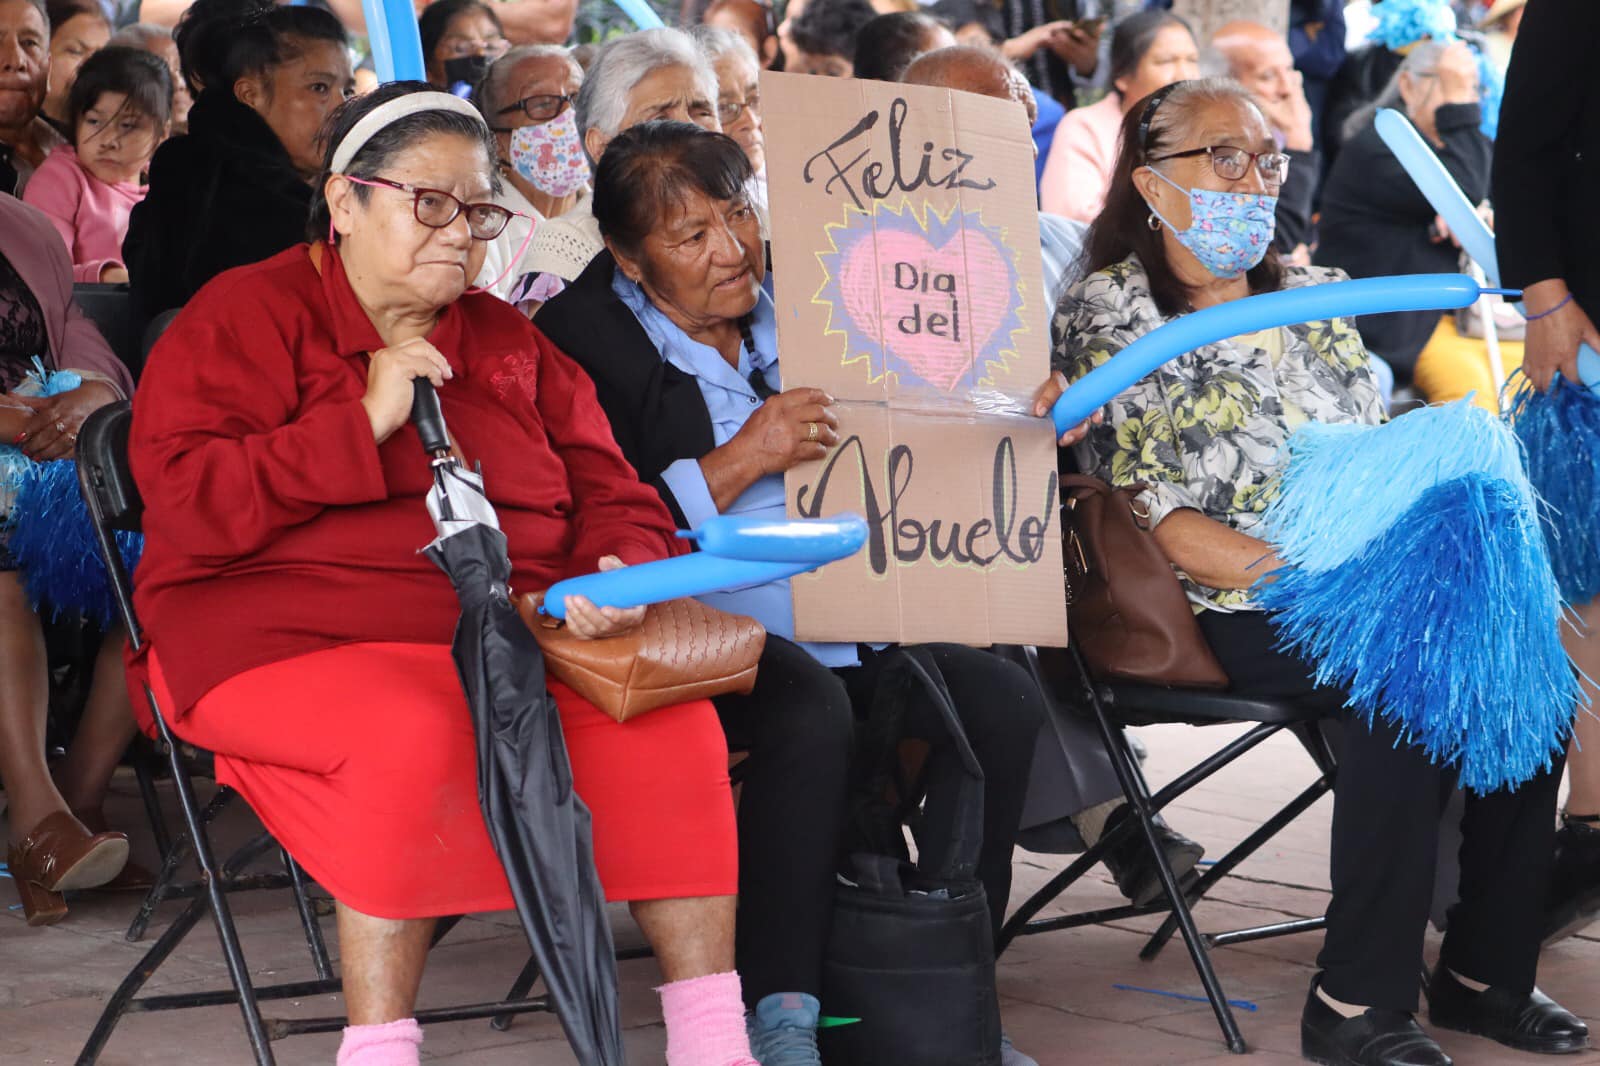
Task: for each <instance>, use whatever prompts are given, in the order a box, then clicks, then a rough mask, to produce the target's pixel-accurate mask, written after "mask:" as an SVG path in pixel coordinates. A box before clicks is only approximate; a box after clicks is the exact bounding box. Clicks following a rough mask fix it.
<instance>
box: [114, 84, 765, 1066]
mask: <svg viewBox="0 0 1600 1066" xmlns="http://www.w3.org/2000/svg"><path fill="white" fill-rule="evenodd" d="M494 154H495V145H494V140H493V138H492V137H491V136H490V134H489V131H488V129H487V127H486V126H485V125H484V123H483V119H482V118H481V117H480V116H479V114H478V112H477V111H476V110H475V109H474V108H473V107H472V106H471V105H470V104H468V103H467V102H466V101H464V100H461V99H459V98H457V97H454V96H451V95H449V94H447V93H442V92H438V91H435V90H432V89H430V88H429V87H427V86H425V85H422V84H420V83H416V82H400V83H396V84H392V85H386V86H383V87H382V88H380V89H378V90H376V91H374V92H373V93H371V94H369V95H367V96H364V97H361V98H360V99H358V100H354V101H351V102H350V103H349V104H347V105H345V107H344V108H343V109H342V110H341V111H339V112H337V113H336V115H335V118H334V120H333V121H332V123H331V128H330V133H329V138H328V149H327V155H326V157H325V162H324V165H323V171H322V179H321V181H319V182H318V184H317V192H316V199H315V201H314V203H313V209H312V216H311V234H312V239H313V241H314V243H313V244H312V245H310V246H309V247H308V246H306V245H304V244H301V245H297V246H295V247H293V248H290V249H288V250H286V251H284V252H282V253H280V254H278V255H276V256H274V257H272V258H271V259H268V260H266V261H264V262H262V263H257V264H254V265H251V266H247V267H241V268H239V269H238V270H233V271H229V272H228V273H226V274H224V275H222V276H221V277H219V278H217V279H215V280H214V281H212V282H211V283H210V284H209V285H207V286H206V287H205V288H204V289H203V290H202V291H201V292H200V293H199V294H198V295H196V297H195V298H194V300H192V301H191V302H190V303H189V305H188V306H187V307H186V308H185V309H184V311H183V313H182V314H181V315H180V316H179V317H178V319H177V321H176V322H175V323H174V324H173V326H172V327H171V328H170V329H169V330H168V331H167V332H166V334H165V335H164V336H163V337H162V339H161V341H160V342H159V343H158V344H157V345H156V347H155V350H154V352H153V353H152V355H151V359H150V363H149V366H148V368H147V369H146V371H145V375H144V388H142V389H141V390H140V392H139V394H138V397H137V399H136V402H135V409H134V417H133V431H132V439H131V441H130V453H131V461H132V467H133V472H134V475H135V476H136V478H137V479H138V483H139V485H140V488H141V489H142V491H143V495H144V498H145V516H144V517H145V552H144V558H143V560H142V562H141V563H140V566H139V572H138V587H137V593H136V603H137V605H138V609H139V613H140V615H141V617H142V618H143V620H144V623H145V626H146V631H147V633H148V635H149V638H150V647H151V648H152V649H153V650H152V652H151V653H150V656H149V660H148V664H147V667H148V672H149V676H150V679H151V681H152V684H153V686H154V688H155V690H156V692H157V693H158V694H159V695H160V697H161V699H162V701H163V706H164V707H165V708H166V709H167V711H168V713H169V714H170V715H171V717H172V721H173V728H174V729H175V730H176V731H177V733H178V734H179V735H180V736H182V737H183V738H184V739H186V740H188V741H191V742H193V743H195V744H199V745H201V746H203V747H205V748H208V749H210V750H211V751H213V752H215V753H216V760H217V778H218V780H219V781H220V782H223V783H225V784H228V785H230V786H232V787H234V788H236V789H237V790H238V791H239V792H240V793H241V794H242V795H243V796H244V797H245V799H246V800H247V801H249V803H250V806H251V807H252V808H253V809H254V810H255V812H256V813H257V814H258V815H259V816H260V818H261V820H262V821H263V823H265V824H266V826H267V827H268V828H269V829H271V831H272V833H273V834H274V835H275V836H276V837H277V839H278V840H279V841H280V842H281V843H282V844H283V846H284V847H285V848H287V849H288V851H289V852H290V853H291V854H292V855H294V856H295V857H296V858H297V859H298V860H299V861H300V862H301V863H302V864H303V865H304V866H305V868H306V869H307V871H309V872H310V873H311V875H312V876H313V877H314V878H315V879H316V880H317V882H318V883H319V884H321V885H322V886H323V887H324V888H326V889H327V890H328V891H329V892H330V893H331V894H332V895H333V897H334V899H335V900H336V901H337V909H338V923H339V940H340V956H341V963H342V970H343V973H344V993H345V1000H346V1003H347V1005H348V1009H349V1016H350V1027H349V1028H347V1029H346V1030H345V1031H344V1044H343V1047H342V1048H341V1050H340V1053H339V1061H340V1063H343V1064H346V1066H358V1064H373V1066H376V1064H379V1063H381V1064H384V1066H404V1064H412V1066H414V1064H415V1063H416V1062H417V1061H418V1054H419V1052H418V1045H420V1043H421V1040H422V1034H421V1032H420V1030H419V1029H418V1027H417V1023H416V1022H415V1020H414V1019H412V1017H411V1015H412V1011H413V1008H414V1006H415V1000H416V995H417V987H418V982H419V981H420V979H421V976H422V968H423V963H424V961H425V959H426V957H427V951H428V941H429V935H430V932H431V930H432V929H433V926H434V918H436V917H437V916H439V915H447V914H465V913H468V912H472V911H491V910H504V909H507V908H509V907H511V905H512V900H511V894H510V890H509V887H508V885H507V882H506V878H505V874H504V872H503V871H502V869H501V866H500V862H499V860H498V859H497V858H496V855H495V852H494V849H493V847H492V845H491V844H490V841H489V836H488V833H487V832H486V831H485V828H484V821H483V814H482V812H481V810H480V809H479V805H478V795H477V758H476V747H475V741H474V737H473V728H472V724H471V720H470V717H469V712H468V709H467V704H466V701H465V698H464V697H463V695H462V690H461V685H460V681H459V678H458V676H457V673H456V667H455V664H454V662H453V660H452V657H451V653H450V642H451V637H452V634H453V631H454V628H455V623H456V619H457V618H458V617H459V615H460V607H459V604H458V602H457V600H456V596H455V593H454V591H453V589H452V588H451V585H450V581H449V580H448V579H447V578H446V577H445V575H444V574H443V573H441V572H440V571H439V570H437V569H436V568H435V567H434V566H433V565H432V564H431V563H430V562H429V561H428V560H427V558H426V557H425V556H423V555H422V554H421V553H420V552H419V551H418V549H419V548H420V547H421V546H422V545H424V544H426V543H427V542H428V541H430V540H432V539H433V536H434V532H433V526H432V522H430V520H429V518H428V515H427V511H426V508H425V506H424V503H423V499H424V496H425V495H426V493H427V490H428V488H429V486H430V485H431V482H432V478H431V476H430V474H429V472H428V467H427V463H426V461H425V459H424V456H423V453H422V451H421V445H420V442H419V440H418V438H417V434H416V431H415V430H414V429H413V428H412V427H411V426H410V424H409V417H410V410H411V399H412V381H413V380H414V379H417V378H427V379H428V380H430V381H432V382H433V384H434V385H435V387H437V388H438V390H439V400H440V403H441V405H442V406H443V411H444V416H445V419H446V421H447V423H448V425H449V426H450V428H451V430H452V431H453V433H454V435H455V443H456V445H457V447H458V448H459V450H460V451H461V453H462V454H463V456H464V457H465V458H466V459H467V461H468V462H469V463H478V464H481V469H482V471H483V475H484V479H485V481H486V484H487V491H488V494H489V497H490V500H491V502H492V503H493V504H494V506H495V508H496V510H497V512H498V515H499V520H500V524H501V527H502V528H503V529H504V531H505V533H506V539H507V542H508V550H509V551H510V553H511V562H512V573H513V581H514V582H515V584H516V586H517V587H518V588H519V589H526V590H530V591H531V590H537V589H541V588H547V587H548V586H549V585H551V584H552V583H553V582H555V581H556V580H557V579H559V578H561V577H563V576H566V575H569V574H575V573H582V572H586V571H591V570H594V569H595V568H596V567H597V566H598V567H600V568H602V569H606V568H615V567H616V566H619V565H623V564H627V563H642V562H646V561H649V560H652V559H659V558H664V557H666V556H668V555H671V554H673V552H674V550H675V549H674V543H675V538H674V536H673V528H674V527H673V522H672V517H671V516H670V515H669V514H668V513H667V509H666V508H665V507H664V506H663V505H662V503H661V501H660V499H659V498H658V497H657V496H656V494H655V493H654V491H653V490H651V489H650V488H649V487H648V486H646V485H643V484H641V483H640V482H639V479H638V477H637V476H636V475H635V474H634V472H633V470H632V469H631V468H630V467H629V466H628V464H627V462H626V461H625V460H624V459H623V457H622V454H621V453H620V451H619V450H618V448H617V445H616V443H615V441H614V440H613V439H612V437H611V434H610V432H609V430H608V429H607V425H606V417H605V413H604V411H602V410H601V408H600V405H599V403H598V402H597V401H596V399H595V393H594V387H593V386H592V385H591V384H590V383H589V379H588V378H587V376H585V375H584V373H583V372H582V371H581V370H579V369H578V367H577V366H575V365H574V364H573V362H572V361H571V360H570V359H568V358H567V357H566V356H565V355H563V354H562V353H561V352H560V351H558V350H557V349H556V348H555V347H554V346H553V345H552V344H551V343H550V342H549V341H548V340H546V339H545V338H544V337H543V336H541V335H540V334H539V333H538V332H537V331H535V330H534V329H533V327H532V326H531V325H530V324H529V322H528V320H527V319H526V318H525V317H523V316H522V315H520V314H518V313H517V312H516V311H515V310H513V309H512V308H510V307H507V306H506V305H505V304H504V303H503V302H501V301H500V300H498V299H496V298H495V297H493V296H490V295H487V294H482V293H475V292H471V291H468V290H467V285H468V282H469V281H470V280H471V279H472V278H474V277H476V276H477V275H478V272H479V269H480V268H481V265H482V260H483V255H484V246H485V244H486V242H488V241H490V240H492V239H493V238H494V237H496V236H498V235H499V233H500V231H501V229H502V228H503V227H504V226H505V224H506V222H507V219H508V213H507V211H506V209H505V208H504V207H501V206H500V205H498V204H496V203H494V202H493V200H492V197H493V195H494V192H495V186H496V185H497V184H498V180H499V179H498V176H497V174H496V171H495V168H494V166H493V159H494ZM567 603H568V612H569V614H568V624H569V626H570V628H571V630H572V632H573V633H574V634H575V635H576V636H578V637H580V638H584V639H594V638H601V637H606V636H611V635H615V634H618V633H621V632H624V631H626V630H628V629H630V628H632V627H633V626H635V625H637V624H638V623H639V621H640V620H641V619H642V617H643V611H642V610H637V609H636V610H628V611H623V610H617V609H614V608H604V609H601V608H596V607H595V606H594V605H593V604H590V603H588V601H586V600H583V599H581V598H571V599H569V600H568V601H567ZM141 668H143V664H141ZM549 688H550V692H551V695H552V696H553V697H554V698H555V702H556V705H557V708H558V710H559V713H560V716H561V728H562V731H563V733H564V734H565V736H566V743H567V748H568V751H569V754H570V757H571V760H572V777H573V782H574V785H575V788H576V790H577V792H578V794H579V795H580V796H581V798H582V799H583V801H584V803H585V804H586V805H587V806H588V808H589V810H590V812H591V815H592V818H593V825H594V848H595V863H596V866H597V867H598V869H599V872H600V878H601V882H602V884H603V885H604V888H605V891H606V895H607V897H608V898H609V899H612V900H627V901H629V903H630V906H631V909H632V911H633V914H634V917H635V918H636V919H637V920H638V922H639V925H640V927H641V928H642V929H643V931H644V934H645V937H646V938H647V939H648V940H649V941H650V943H651V945H652V946H653V948H654V950H655V955H656V960H657V962H658V963H659V964H660V967H661V970H662V974H663V976H664V978H665V981H666V983H665V984H664V986H663V987H662V988H661V989H660V992H661V997H662V1008H663V1013H664V1014H665V1017H666V1030H667V1057H668V1059H669V1061H671V1062H672V1063H674V1064H679V1063H681V1064H684V1066H757V1063H756V1062H755V1061H754V1060H753V1059H752V1058H751V1057H750V1054H749V1044H748V1040H747V1037H746V1035H745V1022H744V1006H743V1002H742V999H741V993H740V986H739V978H738V975H737V974H736V973H735V972H734V968H733V921H734V892H735V889H736V887H737V873H738V871H737V865H738V856H737V852H736V848H735V829H734V822H733V817H734V808H733V799H732V796H731V795H730V792H729V785H728V764H727V749H726V747H725V746H724V742H723V737H722V731H721V729H720V728H719V726H718V723H717V717H716V712H715V710H714V709H713V708H712V706H711V704H710V703H708V702H705V701H695V702H690V703H684V704H680V705H677V706H674V707H666V708H662V709H660V710H657V711H654V712H652V713H651V714H648V715H645V716H643V717H640V718H636V719H634V720H632V721H630V722H629V723H628V724H627V725H626V727H624V726H622V725H620V724H618V723H617V722H616V721H614V720H613V719H611V718H609V717H607V716H606V715H605V714H603V713H601V712H600V711H599V710H597V709H596V708H595V707H593V706H592V705H591V704H589V703H588V702H586V701H585V700H584V699H582V698H581V697H580V696H578V695H577V694H576V693H574V692H573V691H572V690H571V689H568V688H566V687H565V686H563V685H561V684H560V683H559V682H555V681H553V680H552V681H550V682H549Z"/></svg>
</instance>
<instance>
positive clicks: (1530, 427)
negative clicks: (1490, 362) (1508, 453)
mask: <svg viewBox="0 0 1600 1066" xmlns="http://www.w3.org/2000/svg"><path fill="white" fill-rule="evenodd" d="M1507 388H1508V390H1509V391H1510V392H1511V402H1510V404H1509V405H1508V407H1507V412H1506V418H1507V420H1508V421H1510V423H1511V428H1512V430H1513V431H1514V432H1515V433H1516V435H1517V439H1519V440H1520V441H1521V442H1522V447H1523V451H1524V453H1525V454H1526V458H1527V465H1528V480H1529V481H1530V482H1532V483H1533V489H1534V491H1535V492H1537V493H1538V494H1539V499H1540V500H1542V501H1543V503H1544V512H1543V516H1544V520H1545V532H1546V534H1547V536H1548V538H1549V550H1550V561H1551V564H1552V565H1553V566H1554V568H1555V574H1556V581H1557V583H1559V584H1560V586H1561V595H1562V596H1563V597H1565V598H1566V601H1567V602H1568V603H1588V602H1589V601H1590V600H1592V599H1594V598H1595V596H1596V595H1600V396H1596V395H1595V394H1594V393H1593V392H1590V391H1589V390H1588V389H1586V388H1582V387H1580V386H1574V385H1571V384H1569V383H1567V382H1566V381H1564V380H1562V379H1561V378H1557V379H1556V381H1555V384H1553V385H1551V387H1550V389H1549V391H1548V392H1539V391H1538V390H1537V389H1535V388H1534V387H1533V385H1532V384H1531V383H1530V382H1529V381H1528V380H1527V379H1526V378H1521V379H1520V382H1519V381H1518V379H1515V378H1514V379H1513V383H1512V384H1511V385H1508V386H1507Z"/></svg>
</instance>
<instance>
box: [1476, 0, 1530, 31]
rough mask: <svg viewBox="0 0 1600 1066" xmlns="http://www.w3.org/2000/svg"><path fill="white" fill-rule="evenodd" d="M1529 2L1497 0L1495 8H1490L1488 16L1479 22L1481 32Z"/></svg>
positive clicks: (1522, 0)
mask: <svg viewBox="0 0 1600 1066" xmlns="http://www.w3.org/2000/svg"><path fill="white" fill-rule="evenodd" d="M1527 2H1528V0H1495V2H1494V6H1492V7H1491V8H1489V12H1488V14H1486V15H1484V16H1483V18H1482V19H1481V20H1480V21H1479V22H1478V28H1479V29H1480V30H1486V29H1488V28H1489V27H1491V26H1493V25H1494V24H1495V23H1496V22H1499V21H1500V20H1501V19H1503V18H1505V17H1506V16H1507V15H1509V14H1511V13H1512V12H1513V11H1515V10H1517V9H1518V8H1519V7H1522V6H1523V5H1525V4H1526V3H1527Z"/></svg>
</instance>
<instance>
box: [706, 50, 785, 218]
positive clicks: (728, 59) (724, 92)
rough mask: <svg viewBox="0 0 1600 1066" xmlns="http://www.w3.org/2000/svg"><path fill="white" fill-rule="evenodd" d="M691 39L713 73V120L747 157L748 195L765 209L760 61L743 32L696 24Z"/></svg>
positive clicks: (757, 207)
mask: <svg viewBox="0 0 1600 1066" xmlns="http://www.w3.org/2000/svg"><path fill="white" fill-rule="evenodd" d="M694 39H695V40H696V41H698V42H699V44H700V47H701V48H702V49H703V50H704V51H705V53H706V58H707V59H709V60H711V65H712V67H713V68H714V69H715V70H716V72H717V119H718V121H719V122H721V123H722V132H723V133H726V134H727V135H728V136H729V137H732V138H733V139H734V141H735V142H737V143H738V145H739V147H740V148H743V149H744V156H745V158H746V159H748V160H750V170H751V172H752V175H751V178H750V196H751V199H752V200H753V201H754V206H755V208H756V210H757V211H758V212H760V213H762V214H765V213H766V210H767V141H766V135H765V134H764V133H762V131H761V63H760V62H759V61H758V60H757V59H756V50H755V49H754V48H751V47H750V42H749V41H748V40H747V39H746V38H745V36H744V34H742V33H736V32H734V31H733V30H726V29H719V28H718V27H716V26H700V27H698V28H696V30H695V32H694Z"/></svg>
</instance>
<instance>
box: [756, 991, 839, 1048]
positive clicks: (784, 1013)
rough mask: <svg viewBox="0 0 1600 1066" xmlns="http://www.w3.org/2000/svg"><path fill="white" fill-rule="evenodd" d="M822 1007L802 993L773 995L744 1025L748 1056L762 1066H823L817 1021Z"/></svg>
mask: <svg viewBox="0 0 1600 1066" xmlns="http://www.w3.org/2000/svg"><path fill="white" fill-rule="evenodd" d="M821 1013H822V1004H820V1003H818V1002H817V997H816V996H808V995H806V994H805V993H804V992H774V993H773V994H772V995H770V996H766V997H764V998H763V999H762V1000H761V1002H760V1003H757V1004H756V1012H755V1014H753V1015H751V1016H750V1018H749V1019H748V1021H747V1025H748V1028H749V1031H750V1053H751V1054H752V1055H754V1056H755V1057H756V1061H758V1062H760V1063H761V1066H822V1056H821V1055H820V1054H818V1053H817V1019H818V1017H819V1016H820V1015H821Z"/></svg>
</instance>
